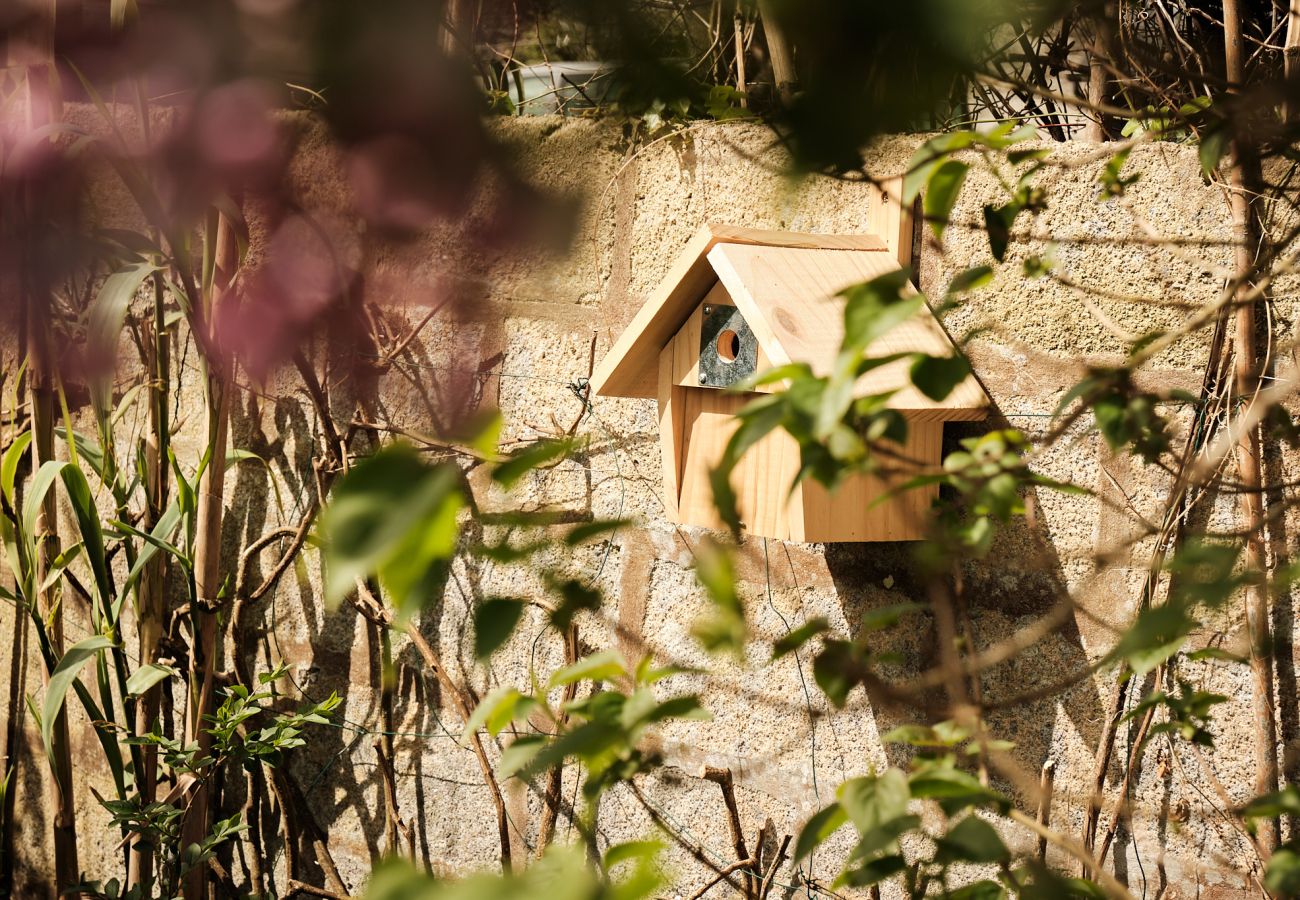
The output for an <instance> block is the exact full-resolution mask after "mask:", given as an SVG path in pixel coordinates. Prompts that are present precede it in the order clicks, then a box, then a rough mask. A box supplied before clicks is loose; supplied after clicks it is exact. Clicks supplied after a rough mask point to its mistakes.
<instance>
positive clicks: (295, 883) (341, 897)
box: [288, 878, 352, 900]
mask: <svg viewBox="0 0 1300 900" xmlns="http://www.w3.org/2000/svg"><path fill="white" fill-rule="evenodd" d="M294 894H306V895H308V896H309V897H324V898H326V900H352V897H351V895H349V894H343V893H339V892H338V891H327V890H326V889H325V888H318V887H312V886H311V885H310V884H307V883H306V882H305V881H299V880H297V879H296V878H290V879H289V894H288V896H290V897H292V896H293V895H294Z"/></svg>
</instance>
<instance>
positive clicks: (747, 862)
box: [688, 857, 755, 900]
mask: <svg viewBox="0 0 1300 900" xmlns="http://www.w3.org/2000/svg"><path fill="white" fill-rule="evenodd" d="M754 864H755V861H754V859H753V857H745V858H744V859H740V860H737V861H736V862H734V863H732V864H731V865H729V866H725V867H723V869H722V870H721V871H720V872H718V874H717V875H714V876H713V878H712V879H710V881H709V882H708V883H707V884H706V885H704V887H702V888H700V889H699V890H698V891H696V892H695V893H694V894H691V896H690V897H689V898H688V900H700V898H701V897H703V896H704V895H705V894H707V893H708V892H709V891H711V890H712V889H713V888H714V887H716V886H717V885H718V884H719V883H721V881H722V880H723V879H724V878H726V877H727V876H728V875H730V874H731V873H732V872H738V871H740V870H741V869H743V868H745V867H746V866H753V865H754ZM747 877H749V876H747ZM746 896H748V895H746Z"/></svg>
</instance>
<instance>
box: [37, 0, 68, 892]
mask: <svg viewBox="0 0 1300 900" xmlns="http://www.w3.org/2000/svg"><path fill="white" fill-rule="evenodd" d="M54 12H55V10H54V3H53V0H47V2H46V3H44V4H42V6H41V8H40V10H39V12H38V13H37V14H36V15H33V16H32V18H31V25H30V26H29V29H28V35H27V36H28V38H29V42H30V45H31V47H32V50H31V52H32V58H31V59H29V60H28V61H27V62H28V63H29V65H28V66H27V107H28V108H27V114H28V122H29V125H30V126H31V127H32V128H39V127H42V126H45V125H49V124H52V123H53V122H55V121H57V120H58V118H59V116H60V109H59V105H60V104H59V101H58V98H57V96H56V93H55V92H56V89H57V77H56V75H55V73H54V71H53V69H54V65H53V59H54ZM29 211H30V212H32V213H34V214H35V213H37V211H36V210H29ZM27 258H28V259H32V258H34V257H33V256H32V255H28V256H27ZM39 277H40V274H39V273H36V272H31V271H28V272H27V282H26V284H25V286H24V287H25V290H26V295H27V304H28V305H27V353H28V369H29V371H28V386H29V398H28V399H29V402H30V404H31V422H32V444H31V453H32V472H33V473H35V472H36V471H38V470H39V469H40V467H41V465H42V464H43V463H45V462H48V461H50V460H53V459H54V423H55V420H56V418H57V416H58V406H57V403H58V401H57V389H56V380H55V378H56V376H55V373H54V372H53V371H52V369H51V360H52V352H51V348H50V340H51V333H50V320H49V312H50V299H51V298H50V296H49V290H48V285H45V284H43V283H40V282H38V281H37V279H38V278H39ZM34 538H35V540H36V545H37V551H36V559H35V560H33V564H34V566H35V572H34V578H33V581H32V583H33V585H45V581H46V578H45V576H46V573H47V572H48V571H49V566H50V562H51V561H52V560H53V559H54V557H55V556H57V555H58V503H57V496H56V494H55V492H54V491H49V492H47V493H46V495H45V498H44V500H43V501H42V503H41V506H40V512H39V515H38V517H37V519H36V533H35V535H34ZM36 607H37V609H38V610H39V613H40V615H41V616H42V617H44V619H45V623H46V627H45V640H46V643H47V648H46V649H47V652H48V654H49V657H50V658H52V659H55V660H57V659H59V658H61V657H62V656H63V610H62V607H61V606H60V604H59V597H58V586H57V585H45V586H44V587H42V588H39V589H38V590H37V591H36ZM49 676H50V669H49V667H48V666H47V667H46V668H45V669H44V670H43V677H44V680H45V683H46V684H47V685H48V683H49ZM67 710H68V708H67V705H66V704H65V705H64V706H63V708H62V709H61V710H60V711H59V714H58V716H57V717H56V718H55V720H54V723H53V727H52V737H51V745H50V757H51V764H52V767H51V772H50V774H51V779H50V780H51V785H50V786H51V789H52V793H53V798H54V804H53V808H54V823H53V837H54V880H55V887H56V889H57V891H58V892H59V893H60V894H62V893H63V892H64V891H66V890H67V889H68V888H70V887H71V886H72V885H75V884H77V883H78V882H79V881H80V876H81V871H80V866H79V864H78V858H77V856H78V854H77V814H76V801H75V794H74V792H73V786H72V753H71V748H70V744H69V736H68V711H67Z"/></svg>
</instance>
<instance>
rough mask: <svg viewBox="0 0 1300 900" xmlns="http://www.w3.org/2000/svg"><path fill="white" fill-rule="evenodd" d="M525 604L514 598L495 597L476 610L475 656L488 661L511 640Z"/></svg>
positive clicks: (481, 604)
mask: <svg viewBox="0 0 1300 900" xmlns="http://www.w3.org/2000/svg"><path fill="white" fill-rule="evenodd" d="M523 614H524V602H523V601H522V600H516V599H515V598H513V597H493V598H492V599H490V600H486V601H484V602H483V603H480V604H479V605H478V607H477V608H476V609H475V610H474V656H475V658H477V659H480V660H486V659H487V658H488V657H490V656H491V655H492V654H493V653H494V652H496V651H497V650H498V649H499V648H500V647H501V645H502V644H504V643H505V642H506V641H508V640H509V639H510V635H511V634H513V633H514V630H515V626H516V625H517V624H519V618H520V616H522V615H523Z"/></svg>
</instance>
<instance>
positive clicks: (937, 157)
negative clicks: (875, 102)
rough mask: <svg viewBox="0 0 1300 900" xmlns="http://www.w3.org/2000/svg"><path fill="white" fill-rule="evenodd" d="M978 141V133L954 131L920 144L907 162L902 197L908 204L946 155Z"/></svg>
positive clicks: (927, 181) (919, 191)
mask: <svg viewBox="0 0 1300 900" xmlns="http://www.w3.org/2000/svg"><path fill="white" fill-rule="evenodd" d="M979 141H980V135H978V134H976V133H975V132H973V131H954V132H949V133H948V134H941V135H939V136H938V137H936V138H931V139H930V140H928V141H926V142H925V143H924V144H923V145H921V146H920V147H919V148H918V149H917V151H916V152H915V153H913V154H912V158H911V159H910V160H909V161H908V163H907V172H906V173H905V174H904V175H903V190H902V195H903V196H902V199H903V203H904V204H910V203H911V202H912V201H913V200H915V199H916V195H917V194H919V193H921V188H923V187H925V185H926V184H927V183H929V181H930V176H931V174H933V172H934V170H935V169H937V168H939V166H941V165H943V162H944V160H946V159H947V158H948V155H949V154H951V153H955V152H956V151H958V150H964V149H965V148H967V147H970V146H972V145H973V144H975V143H977V142H979Z"/></svg>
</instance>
